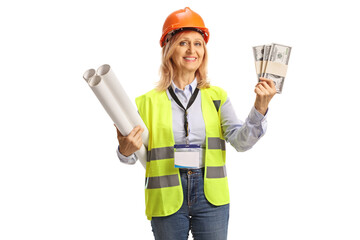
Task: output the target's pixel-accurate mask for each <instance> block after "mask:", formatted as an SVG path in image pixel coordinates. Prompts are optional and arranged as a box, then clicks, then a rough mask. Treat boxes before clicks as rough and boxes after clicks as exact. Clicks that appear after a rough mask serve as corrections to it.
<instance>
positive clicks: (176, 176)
mask: <svg viewBox="0 0 360 240" xmlns="http://www.w3.org/2000/svg"><path fill="white" fill-rule="evenodd" d="M208 40H209V31H208V29H207V28H206V27H205V25H204V22H203V20H202V18H201V17H200V16H199V15H198V14H197V13H195V12H193V11H192V10H191V9H190V8H185V9H183V10H178V11H175V12H173V13H172V14H170V15H169V17H168V18H167V19H166V21H165V23H164V27H163V34H162V37H161V40H160V45H161V47H162V65H161V79H160V81H159V83H158V85H157V88H156V89H154V90H152V91H150V92H148V93H146V94H144V95H142V96H140V97H138V98H137V99H136V104H137V107H138V110H139V114H140V116H141V118H142V119H143V120H144V123H145V125H146V126H147V128H148V129H149V143H148V161H147V165H146V185H145V201H146V215H147V217H148V219H149V220H151V225H152V229H153V232H154V236H155V239H167V240H168V239H171V240H177V239H179V240H180V239H182V240H183V239H187V238H188V233H189V230H190V229H191V231H192V234H193V236H194V239H197V240H200V239H206V240H212V239H214V240H215V239H216V240H224V239H226V237H227V228H228V218H229V190H228V183H227V177H226V168H225V140H226V141H227V142H230V143H231V145H232V146H233V147H234V148H235V149H236V150H237V151H246V150H248V149H250V148H251V147H252V146H253V145H254V144H255V143H256V142H257V141H258V139H259V138H260V137H262V136H263V134H264V133H265V130H266V129H265V124H266V120H265V114H266V112H267V109H268V105H269V102H270V100H271V98H272V97H273V96H274V95H275V93H276V89H275V86H274V84H273V82H272V81H271V80H268V79H263V78H262V79H261V81H260V82H259V83H258V84H257V85H256V87H255V93H256V100H255V104H254V107H253V108H252V110H251V111H250V114H249V117H248V118H247V119H246V121H245V122H241V121H239V120H238V119H237V117H236V115H235V112H234V110H233V107H232V105H231V102H230V100H229V98H228V97H227V94H226V92H225V91H224V90H222V89H221V88H218V87H214V86H210V84H209V82H208V81H207V78H206V67H207V51H206V43H207V42H208ZM142 131H143V129H142V128H141V127H140V126H137V127H135V128H134V129H133V131H132V132H131V133H130V134H129V135H128V136H126V137H124V136H122V135H121V134H120V132H119V131H117V133H118V140H119V148H118V155H119V158H120V160H121V161H122V162H125V163H129V164H133V163H135V162H136V159H137V158H136V156H135V155H134V154H133V153H134V152H135V151H137V150H138V149H139V148H140V146H141V144H142V141H141V133H142Z"/></svg>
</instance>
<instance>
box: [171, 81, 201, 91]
mask: <svg viewBox="0 0 360 240" xmlns="http://www.w3.org/2000/svg"><path fill="white" fill-rule="evenodd" d="M171 87H172V89H173V91H174V92H178V91H182V90H181V89H180V88H178V86H176V84H175V83H174V81H171ZM196 87H197V79H196V78H195V79H194V81H192V82H191V83H190V84H189V85H186V86H185V90H186V88H189V90H190V92H191V94H192V93H193V92H194V89H195V88H196Z"/></svg>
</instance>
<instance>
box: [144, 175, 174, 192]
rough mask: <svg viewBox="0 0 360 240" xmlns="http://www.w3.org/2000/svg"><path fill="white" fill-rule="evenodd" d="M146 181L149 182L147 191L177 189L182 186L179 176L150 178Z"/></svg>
mask: <svg viewBox="0 0 360 240" xmlns="http://www.w3.org/2000/svg"><path fill="white" fill-rule="evenodd" d="M146 180H147V181H146V186H145V187H146V188H147V189H154V188H165V187H175V186H178V185H180V183H179V178H178V175H177V174H174V175H166V176H159V177H148V178H147V179H146Z"/></svg>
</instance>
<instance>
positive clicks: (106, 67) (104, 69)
mask: <svg viewBox="0 0 360 240" xmlns="http://www.w3.org/2000/svg"><path fill="white" fill-rule="evenodd" d="M110 69H111V67H110V65H109V64H104V65H101V66H100V67H99V68H98V69H97V71H96V72H97V74H98V75H99V76H103V75H106V74H107V73H108V72H109V71H110Z"/></svg>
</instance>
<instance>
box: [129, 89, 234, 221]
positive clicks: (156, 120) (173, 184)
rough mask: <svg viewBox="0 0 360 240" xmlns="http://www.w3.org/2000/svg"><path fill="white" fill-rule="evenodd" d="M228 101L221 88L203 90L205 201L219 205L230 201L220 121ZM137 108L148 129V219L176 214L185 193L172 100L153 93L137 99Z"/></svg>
mask: <svg viewBox="0 0 360 240" xmlns="http://www.w3.org/2000/svg"><path fill="white" fill-rule="evenodd" d="M226 98H227V94H226V92H225V91H224V90H223V89H221V88H219V87H214V86H212V87H210V88H207V89H201V109H202V113H203V117H204V121H205V130H206V150H205V176H204V192H205V196H206V199H207V200H208V201H209V202H210V203H212V204H213V205H216V206H220V205H224V204H228V203H229V201H230V199H229V187H228V181H227V176H226V168H225V140H224V136H223V133H222V129H221V121H220V113H221V106H222V105H223V104H224V102H225V101H226ZM136 105H137V108H138V110H139V113H140V116H141V118H142V119H143V121H144V123H145V125H146V127H147V128H148V130H149V143H148V159H147V163H146V173H145V177H146V181H145V204H146V216H147V218H148V219H149V220H151V218H152V217H163V216H168V215H171V214H173V213H176V212H177V211H178V210H179V209H180V208H181V206H182V203H183V191H182V186H181V179H180V174H179V169H178V168H175V167H174V145H175V141H174V135H173V129H172V111H171V100H170V99H169V98H168V96H167V93H166V91H162V92H159V91H157V90H152V91H150V92H148V93H146V94H144V95H142V96H140V97H138V98H136Z"/></svg>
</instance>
